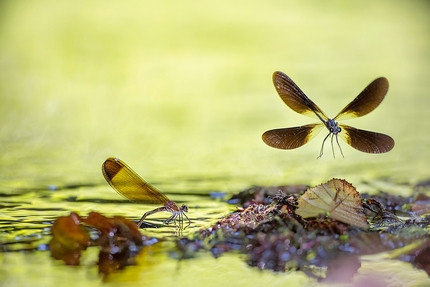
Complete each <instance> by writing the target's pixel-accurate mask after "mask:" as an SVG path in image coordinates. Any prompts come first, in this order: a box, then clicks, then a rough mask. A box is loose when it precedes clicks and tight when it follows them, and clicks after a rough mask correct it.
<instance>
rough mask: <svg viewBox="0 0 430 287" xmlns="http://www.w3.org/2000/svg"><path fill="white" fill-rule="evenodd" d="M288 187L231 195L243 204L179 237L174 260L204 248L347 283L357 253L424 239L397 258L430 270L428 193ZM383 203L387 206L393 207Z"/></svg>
mask: <svg viewBox="0 0 430 287" xmlns="http://www.w3.org/2000/svg"><path fill="white" fill-rule="evenodd" d="M283 189H288V188H285V187H282V188H280V187H253V188H252V189H248V190H245V191H244V192H242V193H239V194H238V195H236V196H234V197H233V200H234V202H241V203H242V204H243V207H238V210H237V211H235V212H233V213H231V214H230V215H228V216H226V217H225V218H222V219H220V220H219V221H218V222H216V223H215V224H214V225H212V226H210V227H209V228H206V229H203V230H200V231H199V232H198V233H196V234H195V235H194V236H193V237H189V238H181V239H180V240H178V241H177V257H179V258H181V259H188V258H193V257H195V256H198V252H199V251H210V252H211V253H212V254H213V255H214V256H215V257H219V256H222V254H223V253H225V252H229V251H236V252H240V253H244V254H246V255H247V257H246V262H247V263H248V264H249V265H250V266H255V267H258V268H260V269H269V270H274V271H281V272H284V271H288V270H301V271H303V272H305V273H306V274H308V275H309V276H312V277H315V278H318V279H320V280H326V281H342V282H346V281H349V280H351V278H352V277H353V276H354V274H355V273H356V272H357V270H358V268H359V267H360V266H361V262H360V255H370V254H377V253H381V252H386V251H391V252H393V251H395V250H398V249H399V248H403V247H405V246H414V244H417V241H419V240H424V243H422V244H420V245H419V246H418V247H416V249H414V250H413V251H411V250H409V249H408V250H406V251H404V252H403V253H401V255H402V256H399V257H398V258H400V259H401V260H404V261H408V262H411V263H413V264H414V266H416V267H417V268H421V269H423V270H426V271H427V272H428V273H429V272H430V260H429V256H428V254H429V250H430V249H429V243H428V240H426V238H428V236H429V224H430V216H429V215H428V211H427V210H428V205H429V201H428V197H425V196H424V195H423V194H415V195H414V196H413V197H411V198H407V199H406V198H404V197H395V196H392V195H389V196H388V194H386V193H381V194H378V195H376V196H375V197H370V196H369V195H367V194H363V195H362V198H360V195H359V193H358V192H357V191H356V190H355V188H354V187H353V186H352V185H351V184H350V183H348V182H346V181H345V180H341V179H332V180H330V181H328V182H327V183H325V184H321V185H318V186H316V187H314V188H310V189H308V190H307V191H306V192H303V191H304V189H303V190H301V191H297V192H296V193H294V192H289V193H285V192H284V191H283ZM292 189H294V188H292ZM275 190H276V191H275ZM290 190H291V189H290ZM267 191H270V195H268V193H269V192H267ZM274 191H275V192H274ZM253 196H255V198H253ZM388 197H389V199H388ZM374 198H377V199H374ZM230 202H231V201H230ZM381 202H384V203H386V202H390V207H389V209H387V208H386V207H385V205H384V204H383V203H381ZM405 203H407V204H405ZM421 205H424V207H423V206H421ZM426 208H427V209H426ZM417 209H418V210H424V211H427V214H426V215H424V214H420V215H418V213H416V214H415V218H412V217H411V218H409V219H404V218H400V217H399V216H397V215H396V213H397V212H398V213H399V214H401V215H404V214H413V213H414V212H416V211H413V210H417ZM340 267H342V268H340ZM315 269H318V270H319V272H316V271H315ZM321 270H323V272H322V274H321ZM429 274H430V273H429Z"/></svg>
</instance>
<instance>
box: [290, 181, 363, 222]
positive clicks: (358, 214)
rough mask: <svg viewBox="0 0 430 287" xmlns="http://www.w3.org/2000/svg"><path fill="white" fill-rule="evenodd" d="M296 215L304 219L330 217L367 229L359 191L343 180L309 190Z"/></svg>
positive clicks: (300, 200)
mask: <svg viewBox="0 0 430 287" xmlns="http://www.w3.org/2000/svg"><path fill="white" fill-rule="evenodd" d="M296 214H298V215H300V216H301V217H303V218H309V217H318V216H319V215H321V214H328V216H329V217H331V218H333V219H336V220H339V221H341V222H344V223H347V224H351V225H354V226H357V227H360V228H364V229H366V228H367V221H366V217H365V215H364V209H363V206H362V204H361V198H360V195H359V193H358V191H357V190H356V189H355V187H353V186H352V185H351V184H350V183H349V182H347V181H345V180H343V179H337V178H334V179H331V180H329V181H328V182H327V183H324V184H320V185H318V186H315V187H312V188H309V189H308V190H307V191H306V192H305V193H304V194H303V195H302V196H301V197H300V198H299V200H298V208H297V210H296Z"/></svg>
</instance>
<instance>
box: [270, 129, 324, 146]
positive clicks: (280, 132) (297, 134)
mask: <svg viewBox="0 0 430 287" xmlns="http://www.w3.org/2000/svg"><path fill="white" fill-rule="evenodd" d="M323 126H324V125H323V124H310V125H305V126H300V127H293V128H285V129H275V130H270V131H267V132H265V133H264V134H263V136H262V138H263V141H264V142H265V143H266V144H267V145H269V146H271V147H274V148H279V149H295V148H298V147H301V146H302V145H304V144H305V143H307V142H308V141H310V140H311V139H313V138H314V137H315V136H316V135H317V134H318V133H319V132H320V131H321V128H322V127H323Z"/></svg>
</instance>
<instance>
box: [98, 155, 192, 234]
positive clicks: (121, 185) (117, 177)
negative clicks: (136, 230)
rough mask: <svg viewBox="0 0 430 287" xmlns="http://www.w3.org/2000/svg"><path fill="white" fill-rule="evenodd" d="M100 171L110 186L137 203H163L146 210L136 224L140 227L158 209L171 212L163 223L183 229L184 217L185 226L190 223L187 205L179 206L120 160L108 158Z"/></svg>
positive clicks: (158, 210)
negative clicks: (186, 222) (160, 205)
mask: <svg viewBox="0 0 430 287" xmlns="http://www.w3.org/2000/svg"><path fill="white" fill-rule="evenodd" d="M102 172H103V175H104V177H105V179H106V181H107V182H108V183H109V184H110V186H112V188H113V189H115V190H116V191H117V192H118V193H119V194H120V195H122V196H124V197H125V198H127V199H128V200H130V201H133V202H138V203H147V204H164V206H162V207H158V208H156V209H154V210H151V211H148V212H146V213H145V214H144V215H143V216H142V218H141V219H140V220H139V223H138V224H137V226H139V227H140V226H141V225H142V223H143V221H144V220H145V218H146V217H147V216H149V215H151V214H154V213H156V212H160V211H167V212H171V213H172V216H170V217H169V218H168V219H167V220H166V221H165V223H166V224H169V223H171V222H173V223H174V225H175V226H177V227H178V228H179V229H180V230H182V229H184V217H185V218H186V219H187V220H188V225H187V226H185V228H187V227H188V226H189V225H190V224H191V221H190V219H189V218H188V216H187V215H186V214H185V212H188V207H187V206H186V205H185V204H183V205H182V206H181V207H179V206H178V205H177V204H176V203H175V202H173V201H171V200H169V199H168V198H167V197H166V196H165V195H164V194H162V193H161V192H160V191H159V190H158V189H156V188H155V187H153V186H152V185H150V184H149V183H147V182H146V181H145V180H143V179H142V178H141V177H140V176H139V175H138V174H137V173H136V172H134V171H133V170H132V169H131V168H130V167H129V166H127V165H126V164H125V163H124V162H123V161H122V160H120V159H118V158H108V159H107V160H106V161H105V162H104V163H103V165H102Z"/></svg>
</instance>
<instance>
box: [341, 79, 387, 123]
mask: <svg viewBox="0 0 430 287" xmlns="http://www.w3.org/2000/svg"><path fill="white" fill-rule="evenodd" d="M387 91H388V80H387V79H386V78H377V79H376V80H374V81H373V82H371V83H370V84H369V85H368V86H367V87H366V88H365V89H364V90H363V91H362V92H361V93H360V94H359V95H358V96H357V97H356V98H355V99H354V100H353V101H352V102H350V103H349V104H348V105H347V106H346V107H344V108H343V110H341V111H340V112H339V114H337V116H336V117H334V120H341V119H342V120H346V119H352V118H358V117H361V116H364V115H367V114H368V113H370V112H371V111H373V110H374V109H376V107H377V106H379V104H380V103H381V102H382V100H383V99H384V98H385V95H386V94H387Z"/></svg>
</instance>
